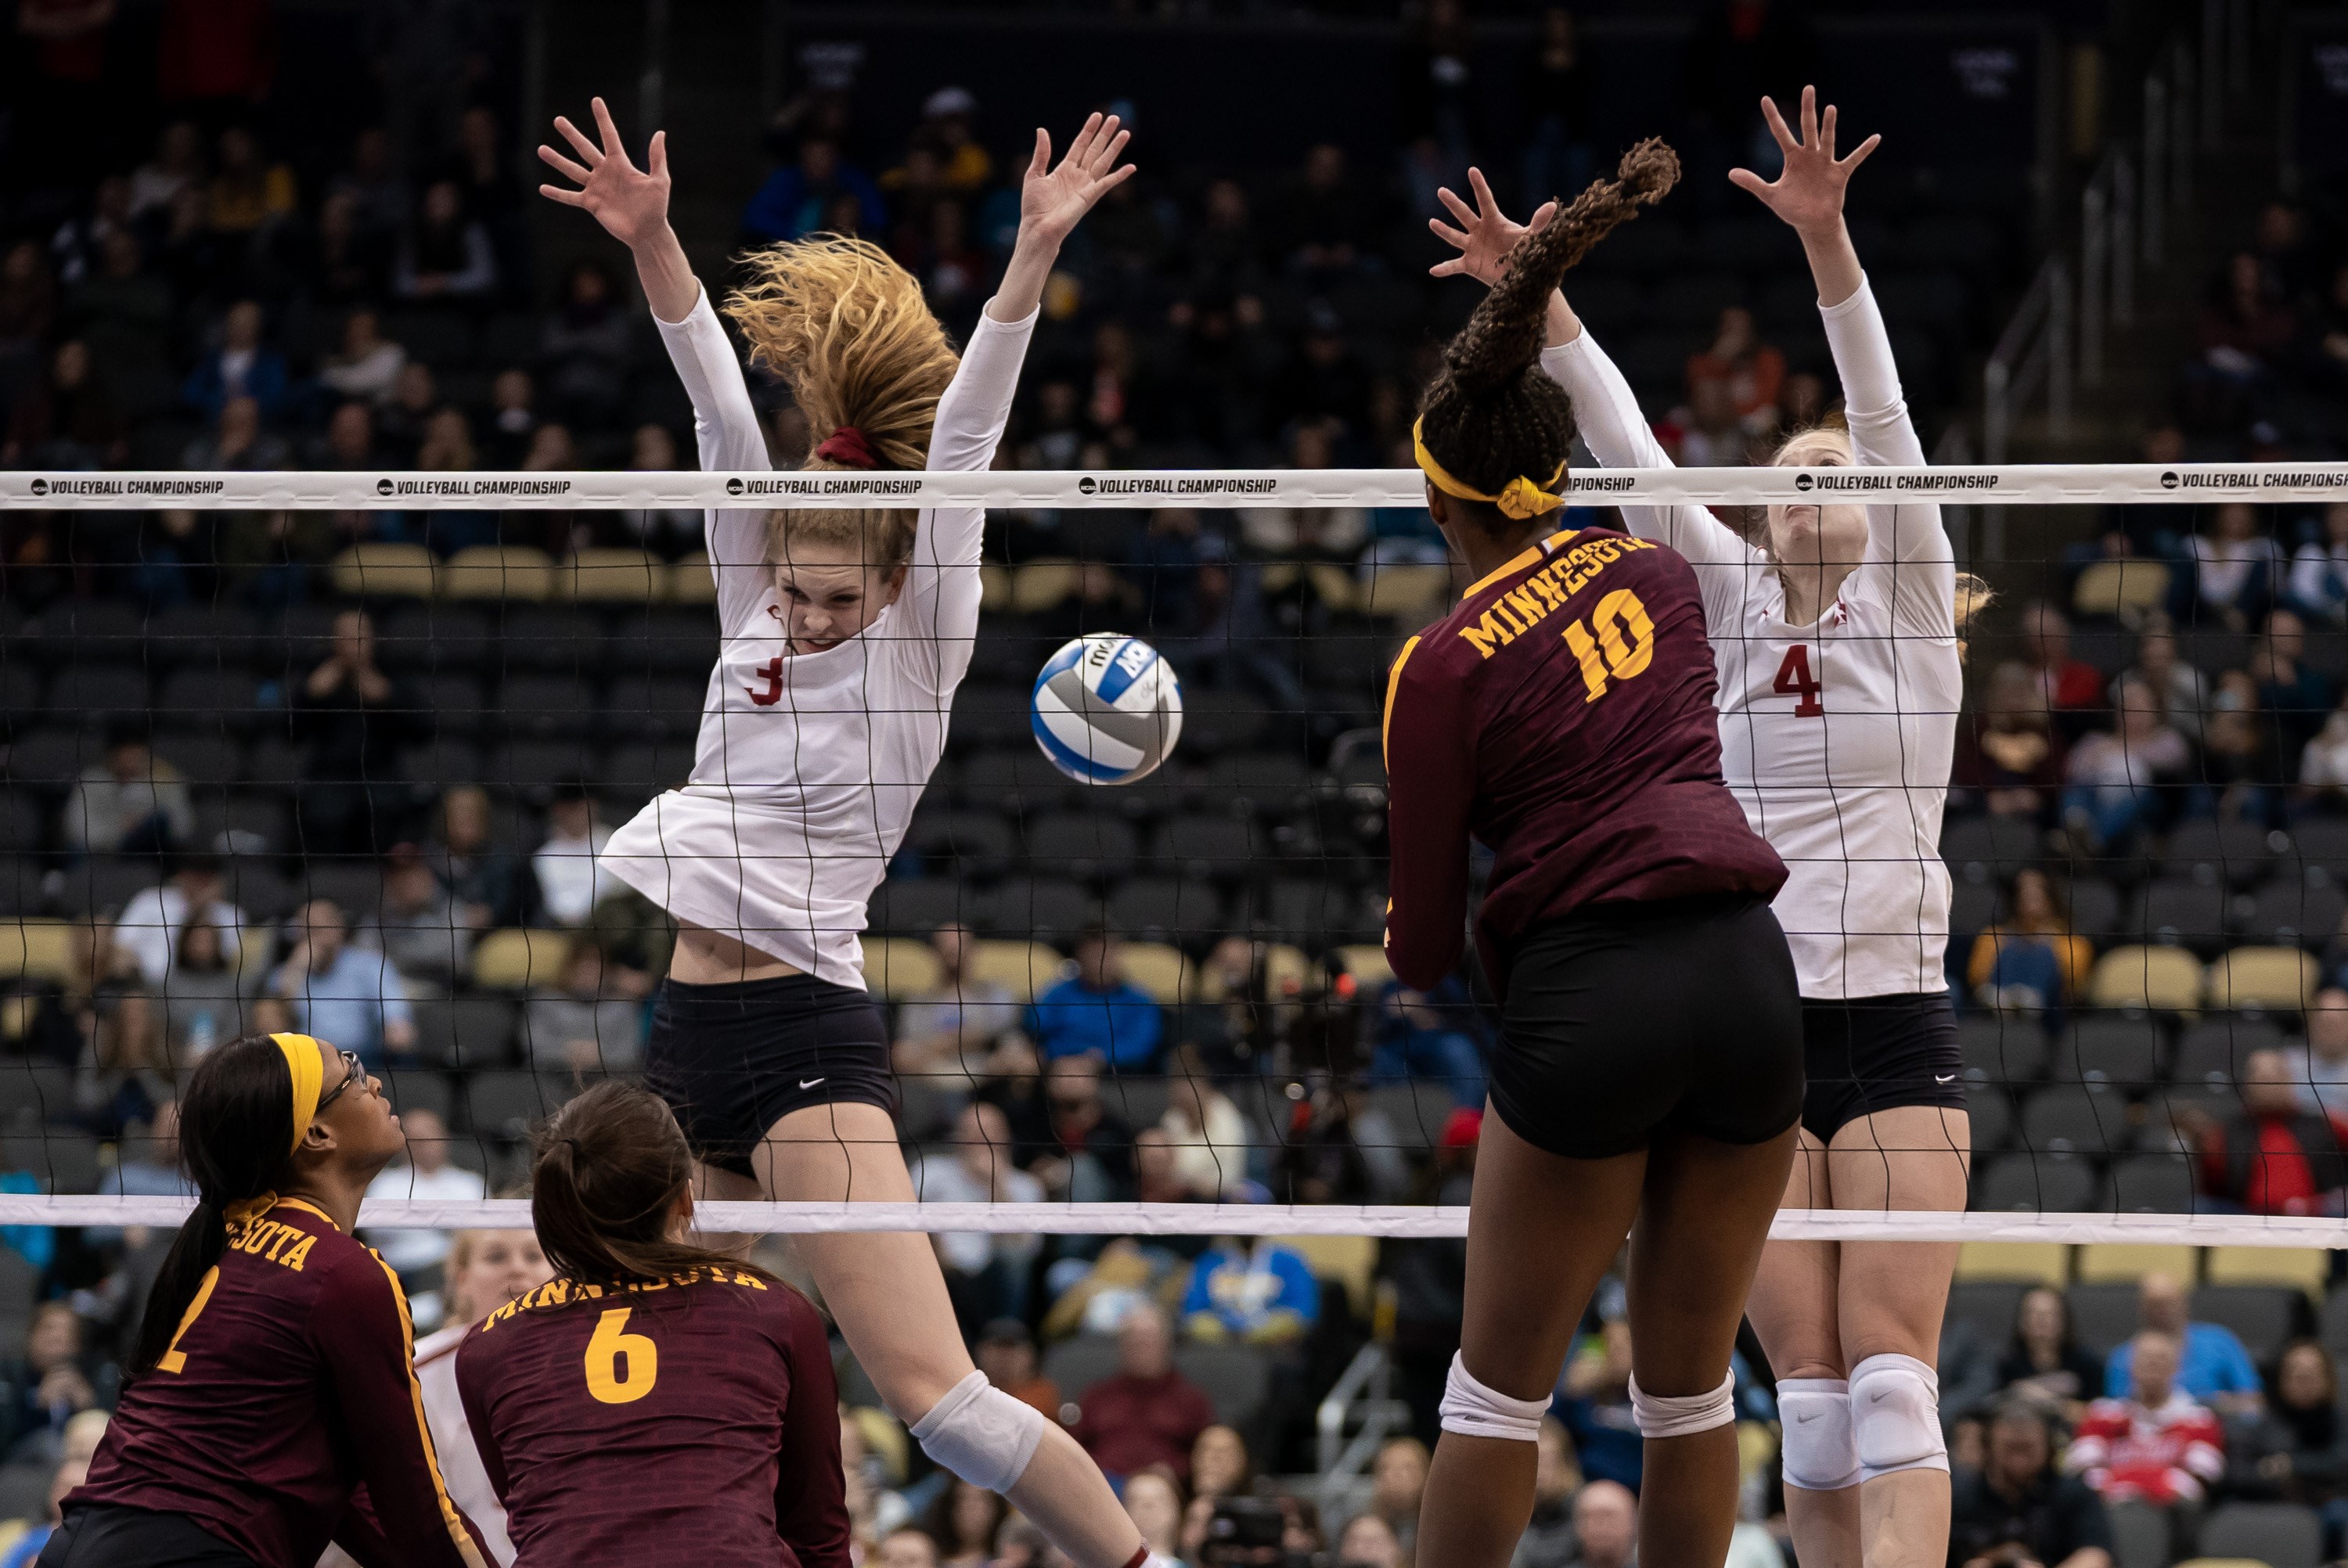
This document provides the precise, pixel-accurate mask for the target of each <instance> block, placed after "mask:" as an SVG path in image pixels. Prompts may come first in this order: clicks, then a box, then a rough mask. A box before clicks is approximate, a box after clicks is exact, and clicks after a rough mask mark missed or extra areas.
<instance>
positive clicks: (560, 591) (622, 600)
mask: <svg viewBox="0 0 2348 1568" xmlns="http://www.w3.org/2000/svg"><path fill="white" fill-rule="evenodd" d="M667 575H668V569H667V568H666V567H664V566H663V565H662V564H661V563H660V562H659V561H658V560H656V559H654V558H653V557H652V556H650V555H647V554H646V553H645V552H644V551H643V550H630V549H587V550H579V551H577V552H575V553H574V554H573V555H572V557H571V559H568V560H566V561H564V562H563V563H562V564H561V565H560V566H558V567H556V568H555V570H554V589H555V597H556V598H557V599H567V600H572V602H574V603H577V604H636V605H644V604H650V603H652V602H653V601H654V600H655V599H658V598H659V597H660V593H661V589H663V588H664V587H665V586H666V584H665V582H664V579H665V578H666V577H667Z"/></svg>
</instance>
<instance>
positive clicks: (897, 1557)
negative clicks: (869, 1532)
mask: <svg viewBox="0 0 2348 1568" xmlns="http://www.w3.org/2000/svg"><path fill="white" fill-rule="evenodd" d="M872 1561H873V1563H875V1564H877V1568H938V1543H937V1542H934V1541H932V1540H931V1539H930V1537H929V1532H927V1531H924V1530H922V1529H920V1528H918V1527H916V1526H914V1525H911V1524H908V1525H903V1526H901V1527H900V1528H898V1529H895V1530H892V1531H891V1532H889V1533H888V1534H886V1535H884V1536H882V1537H881V1538H880V1549H879V1550H878V1551H876V1552H874V1553H872Z"/></svg>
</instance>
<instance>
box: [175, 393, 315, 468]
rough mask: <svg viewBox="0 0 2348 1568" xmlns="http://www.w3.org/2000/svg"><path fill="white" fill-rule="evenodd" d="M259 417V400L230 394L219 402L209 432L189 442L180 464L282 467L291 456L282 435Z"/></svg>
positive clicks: (195, 465)
mask: <svg viewBox="0 0 2348 1568" xmlns="http://www.w3.org/2000/svg"><path fill="white" fill-rule="evenodd" d="M261 420H262V415H261V405H260V404H258V403H256V402H254V401H253V400H252V398H250V397H232V398H230V399H229V400H228V401H227V402H226V403H224V404H222V405H221V409H220V418H219V420H218V421H217V422H216V423H215V424H214V425H213V427H212V432H211V435H209V436H197V437H196V438H195V439H194V440H193V441H191V442H189V443H188V446H187V449H186V450H185V451H184V452H182V453H181V454H180V466H181V467H183V468H209V469H213V470H219V471H225V472H230V473H253V472H258V471H263V470H266V469H271V468H283V467H284V466H285V465H286V461H287V458H288V456H290V454H289V451H288V448H287V447H286V445H285V442H284V439H283V437H282V436H277V435H275V434H274V433H273V432H271V431H269V430H266V429H264V428H263V426H262V422H261Z"/></svg>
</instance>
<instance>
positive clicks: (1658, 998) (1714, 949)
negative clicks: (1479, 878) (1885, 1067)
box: [1492, 897, 1802, 1160]
mask: <svg viewBox="0 0 2348 1568" xmlns="http://www.w3.org/2000/svg"><path fill="white" fill-rule="evenodd" d="M1492 1109H1493V1110H1494V1111H1496V1112H1498V1113H1499V1116H1500V1119H1501V1120H1502V1121H1503V1122H1507V1123H1508V1124H1509V1131H1510V1132H1514V1133H1516V1134H1517V1136H1519V1138H1522V1139H1524V1140H1525V1141H1526V1142H1527V1143H1531V1144H1534V1145H1535V1146H1537V1147H1539V1148H1542V1149H1546V1150H1548V1151H1549V1152H1550V1153H1552V1154H1561V1155H1563V1156H1565V1157H1566V1158H1567V1159H1570V1160H1603V1159H1611V1158H1612V1157H1613V1156H1614V1155H1617V1154H1627V1153H1631V1152H1632V1150H1634V1149H1643V1148H1645V1147H1646V1146H1647V1144H1648V1143H1649V1142H1650V1141H1651V1140H1652V1139H1653V1137H1654V1135H1655V1134H1656V1133H1658V1132H1665V1131H1679V1132H1693V1133H1696V1134H1698V1135H1699V1136H1702V1137H1705V1138H1713V1139H1717V1140H1718V1141H1719V1142H1721V1143H1766V1142H1767V1141H1768V1140H1770V1139H1772V1138H1775V1137H1776V1136H1777V1135H1778V1134H1779V1133H1781V1132H1785V1131H1786V1129H1787V1128H1788V1127H1791V1126H1792V1125H1793V1124H1794V1122H1795V1119H1796V1118H1797V1116H1798V1115H1800V1113H1801V1109H1802V1007H1801V996H1800V993H1799V992H1798V990H1797V989H1796V982H1795V979H1794V959H1793V955H1792V954H1791V953H1790V952H1788V951H1787V948H1786V934H1785V932H1783V931H1782V930H1780V929H1778V927H1777V917H1776V916H1775V915H1773V914H1771V913H1770V912H1769V906H1768V905H1767V904H1766V902H1764V901H1762V900H1760V899H1757V898H1750V897H1707V898H1674V899H1664V900H1659V901H1657V902H1653V903H1614V904H1593V905H1591V906H1589V907H1585V908H1582V909H1579V910H1576V911H1575V912H1574V913H1573V914H1571V915H1569V916H1567V917H1564V918H1563V919H1560V920H1551V921H1547V922H1545V923H1543V924H1541V925H1540V926H1536V927H1533V929H1532V930H1531V931H1530V932H1529V933H1528V934H1527V936H1526V937H1525V938H1524V940H1523V941H1522V942H1521V943H1519V945H1518V947H1517V949H1516V952H1515V955H1514V957H1513V958H1511V959H1510V961H1509V990H1508V999H1507V1000H1506V1001H1505V1002H1504V1003H1503V1004H1502V1006H1501V1009H1500V1049H1499V1052H1498V1055H1497V1056H1496V1057H1495V1058H1494V1061H1493V1064H1492Z"/></svg>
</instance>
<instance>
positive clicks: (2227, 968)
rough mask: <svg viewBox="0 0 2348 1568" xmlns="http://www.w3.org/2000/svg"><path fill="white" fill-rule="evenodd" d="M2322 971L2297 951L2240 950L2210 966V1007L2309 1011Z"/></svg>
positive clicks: (2272, 949)
mask: <svg viewBox="0 0 2348 1568" xmlns="http://www.w3.org/2000/svg"><path fill="white" fill-rule="evenodd" d="M2321 977H2322V968H2321V967H2320V966H2318V965H2317V963H2316V961H2315V960H2314V958H2311V957H2310V956H2309V955H2307V954H2306V953H2303V952H2302V951H2300V950H2299V949H2298V948H2235V949H2234V950H2233V951H2232V952H2230V953H2221V954H2219V957H2218V960H2217V962H2215V963H2213V964H2211V965H2210V966H2209V989H2208V993H2207V994H2208V996H2209V1005H2210V1006H2211V1007H2213V1008H2218V1009H2222V1010H2227V1011H2231V1010H2234V1009H2240V1008H2265V1009H2269V1010H2271V1011H2276V1012H2305V1011H2306V1010H2307V1004H2308V1003H2309V1002H2311V1001H2312V1000H2313V999H2315V985H2316V981H2317V980H2318V979H2320V978H2321Z"/></svg>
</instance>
